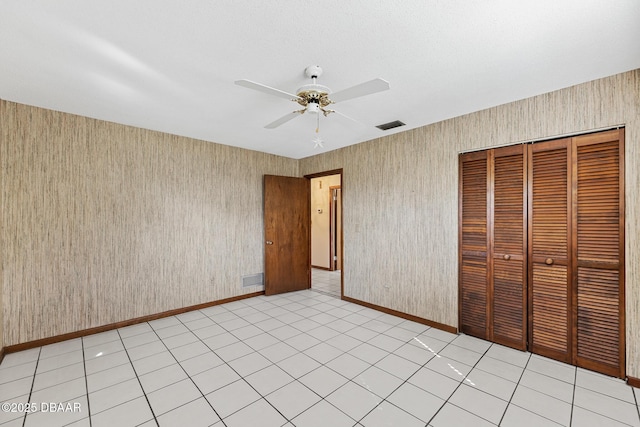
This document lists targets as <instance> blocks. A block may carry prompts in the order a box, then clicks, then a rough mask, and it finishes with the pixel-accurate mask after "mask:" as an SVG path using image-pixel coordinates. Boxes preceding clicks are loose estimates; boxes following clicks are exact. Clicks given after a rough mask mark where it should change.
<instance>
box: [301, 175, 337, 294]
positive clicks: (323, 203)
mask: <svg viewBox="0 0 640 427" xmlns="http://www.w3.org/2000/svg"><path fill="white" fill-rule="evenodd" d="M305 178H307V179H309V185H310V204H311V289H312V290H314V291H318V292H322V293H325V294H328V295H331V296H335V297H338V298H340V297H341V296H342V295H343V290H342V289H343V287H342V277H343V240H342V169H339V170H332V171H327V172H321V173H317V174H313V175H307V176H305Z"/></svg>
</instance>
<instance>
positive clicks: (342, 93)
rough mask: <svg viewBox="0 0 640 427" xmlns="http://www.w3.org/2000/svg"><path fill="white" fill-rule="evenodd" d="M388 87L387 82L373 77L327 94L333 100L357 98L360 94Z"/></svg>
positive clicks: (363, 94)
mask: <svg viewBox="0 0 640 427" xmlns="http://www.w3.org/2000/svg"><path fill="white" fill-rule="evenodd" d="M388 89H389V82H388V81H386V80H383V79H373V80H369V81H368V82H364V83H360V84H359V85H355V86H351V87H349V88H347V89H343V90H339V91H338V92H335V93H332V94H331V95H329V97H330V98H331V100H332V101H333V102H340V101H346V100H347V99H353V98H358V97H360V96H365V95H370V94H372V93H376V92H382V91H383V90H388Z"/></svg>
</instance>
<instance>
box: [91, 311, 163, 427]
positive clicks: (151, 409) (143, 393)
mask: <svg viewBox="0 0 640 427" xmlns="http://www.w3.org/2000/svg"><path fill="white" fill-rule="evenodd" d="M145 323H146V324H149V323H148V322H145ZM149 327H151V325H149ZM151 329H153V328H151ZM116 331H117V332H118V336H119V337H120V341H121V342H122V347H123V348H124V351H125V354H126V355H127V358H128V359H129V364H130V365H131V368H132V369H133V372H134V373H135V374H136V379H137V380H138V384H139V385H140V389H141V390H142V395H143V396H144V399H145V400H146V401H147V405H148V406H149V410H150V411H151V415H152V416H153V420H154V421H155V422H156V426H158V425H159V424H158V418H157V417H156V413H155V412H154V410H153V408H152V407H151V402H149V397H148V396H147V393H146V392H145V391H144V387H142V382H140V376H139V375H138V371H137V370H136V367H135V366H133V360H131V356H130V355H129V350H128V349H127V347H126V346H125V345H124V340H123V339H122V335H120V330H119V329H116ZM88 399H89V396H88V394H87V400H88ZM135 399H137V397H136V398H134V399H131V400H129V401H128V402H130V401H133V400H135ZM123 403H126V402H123ZM120 405H122V403H121V404H120ZM120 405H116V406H114V408H115V407H117V406H120ZM109 409H111V408H109ZM109 409H105V411H108V410H109ZM144 422H148V421H144Z"/></svg>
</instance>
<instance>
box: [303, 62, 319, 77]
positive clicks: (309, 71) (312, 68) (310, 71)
mask: <svg viewBox="0 0 640 427" xmlns="http://www.w3.org/2000/svg"><path fill="white" fill-rule="evenodd" d="M304 73H305V74H306V76H307V77H309V78H310V79H314V78H317V77H320V76H321V75H322V68H321V67H320V66H319V65H309V66H308V67H307V68H305V69H304Z"/></svg>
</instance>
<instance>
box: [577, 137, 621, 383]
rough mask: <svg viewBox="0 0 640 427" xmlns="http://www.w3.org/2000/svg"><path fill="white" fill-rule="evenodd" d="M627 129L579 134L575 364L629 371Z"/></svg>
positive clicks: (612, 372) (617, 373) (605, 370)
mask: <svg viewBox="0 0 640 427" xmlns="http://www.w3.org/2000/svg"><path fill="white" fill-rule="evenodd" d="M623 132H624V130H623V129H620V130H612V131H608V132H600V133H595V134H591V135H584V136H580V137H576V138H574V140H575V148H574V149H575V154H574V159H575V163H576V165H577V166H576V168H575V172H574V182H575V189H576V193H575V195H574V206H575V212H574V221H573V238H574V242H573V245H574V247H576V248H577V250H576V261H575V280H574V284H573V287H574V299H573V306H574V307H575V308H576V309H575V317H574V319H573V320H574V328H575V331H576V332H575V334H576V338H575V340H574V349H573V353H574V357H575V362H574V364H576V365H578V366H582V367H585V368H588V369H593V370H596V371H599V372H602V373H606V374H609V375H614V376H617V377H624V375H625V345H624V342H625V336H624V331H625V328H624V133H623Z"/></svg>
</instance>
